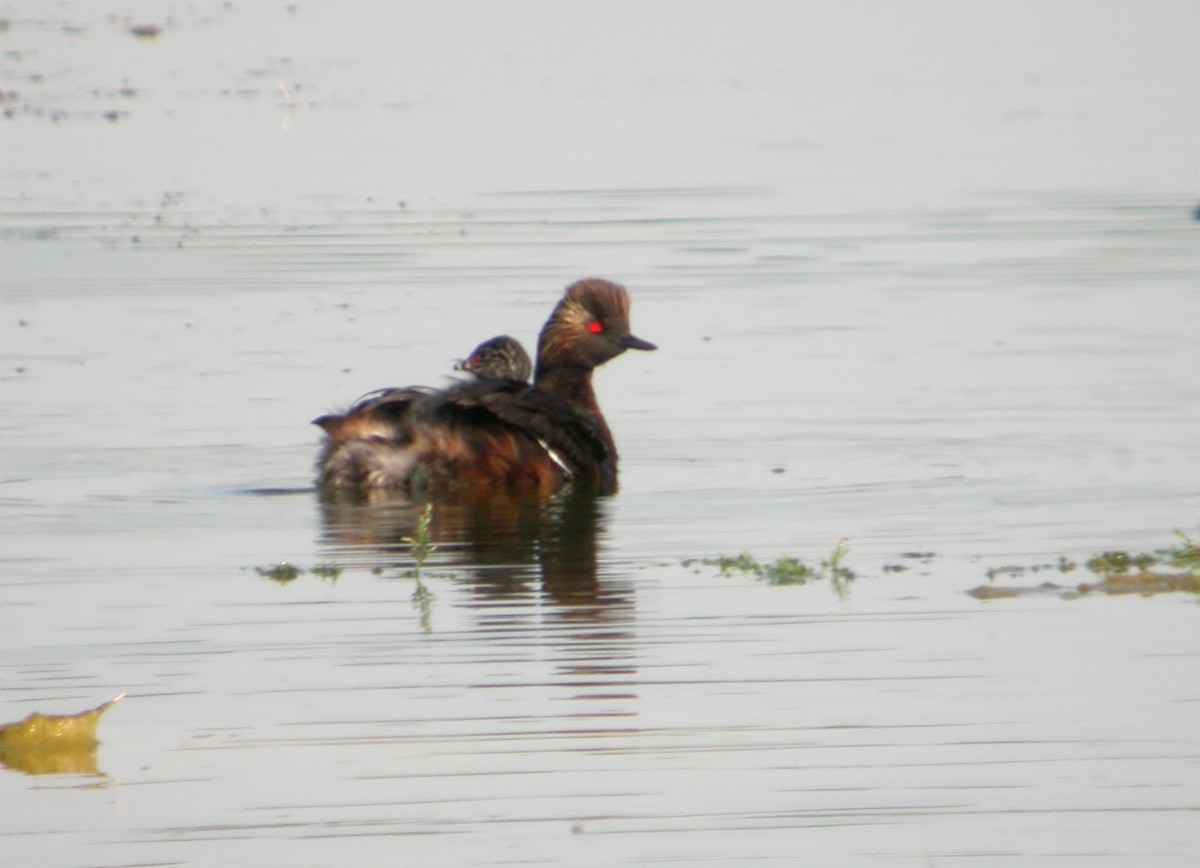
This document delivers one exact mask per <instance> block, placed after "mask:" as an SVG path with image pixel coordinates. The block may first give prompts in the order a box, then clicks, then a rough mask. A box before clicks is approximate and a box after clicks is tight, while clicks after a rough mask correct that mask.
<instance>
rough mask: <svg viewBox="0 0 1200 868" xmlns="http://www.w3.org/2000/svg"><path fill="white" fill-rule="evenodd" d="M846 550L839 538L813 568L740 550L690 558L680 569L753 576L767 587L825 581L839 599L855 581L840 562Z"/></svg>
mask: <svg viewBox="0 0 1200 868" xmlns="http://www.w3.org/2000/svg"><path fill="white" fill-rule="evenodd" d="M849 551H850V546H849V541H848V540H846V539H840V540H838V542H837V545H836V546H834V549H833V551H832V552H831V553H830V555H829V557H828V558H826V559H824V560H822V561H821V562H820V564H819V566H816V567H812V566H809V565H808V564H806V563H804V562H803V561H801V560H799V559H798V558H794V557H790V556H784V557H781V558H776V559H775V560H774V561H771V562H764V561H759V560H757V559H756V558H755V557H754V556H753V555H751V554H750V552H749V551H743V552H742V553H741V554H739V555H734V556H732V557H731V556H729V555H718V556H717V557H715V558H692V559H688V560H685V561H683V566H685V567H691V566H694V565H696V564H700V565H702V566H706V567H716V568H717V570H718V572H720V574H721V575H723V576H728V575H731V574H733V573H742V574H743V575H750V576H754V577H755V578H756V579H759V580H761V581H764V582H766V583H767V584H770V585H806V584H808V583H809V582H815V581H821V580H822V579H825V578H828V579H829V580H830V583H831V584H832V585H833V588H834V590H835V591H836V592H837V593H838V595H839V596H842V595H843V594H844V593H845V592H846V590H847V586H848V585H849V583H850V582H852V581H854V578H855V575H854V572H853V571H851V570H850V569H848V568H847V567H846V566H844V565H843V563H842V560H843V559H844V558H845V556H846V554H847V553H848V552H849Z"/></svg>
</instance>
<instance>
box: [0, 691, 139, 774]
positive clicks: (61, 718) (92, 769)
mask: <svg viewBox="0 0 1200 868" xmlns="http://www.w3.org/2000/svg"><path fill="white" fill-rule="evenodd" d="M124 698H125V694H124V693H122V694H121V695H120V696H118V697H117V698H116V699H112V700H109V701H108V702H106V703H104V704H103V705H101V706H98V707H96V708H93V709H91V710H90V711H84V712H80V713H79V714H64V715H50V714H39V713H37V712H34V713H33V714H31V715H29V716H28V717H26V718H25V719H24V720H19V721H17V722H16V723H10V724H7V725H5V726H0V764H2V765H4V766H5V767H6V768H10V769H13V770H14V771H19V772H24V773H25V774H29V775H64V774H76V775H79V774H96V773H97V771H98V769H97V766H96V746H97V740H96V727H97V725H98V724H99V723H100V716H101V715H102V714H104V712H106V711H108V710H109V709H110V708H112V707H113V706H114V705H116V704H117V703H118V702H120V701H121V700H122V699H124Z"/></svg>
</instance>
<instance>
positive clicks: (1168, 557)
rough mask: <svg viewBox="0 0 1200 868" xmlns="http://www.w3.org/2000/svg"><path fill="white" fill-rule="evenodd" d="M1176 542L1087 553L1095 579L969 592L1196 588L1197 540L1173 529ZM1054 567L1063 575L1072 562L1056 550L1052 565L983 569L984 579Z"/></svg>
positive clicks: (1074, 593)
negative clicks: (1141, 549)
mask: <svg viewBox="0 0 1200 868" xmlns="http://www.w3.org/2000/svg"><path fill="white" fill-rule="evenodd" d="M1175 535H1176V536H1177V537H1178V538H1179V540H1180V543H1179V544H1177V545H1175V546H1172V547H1168V548H1165V549H1160V550H1158V551H1155V552H1139V553H1137V554H1130V553H1129V552H1127V551H1123V550H1117V549H1113V550H1110V551H1105V552H1101V553H1099V554H1096V555H1093V556H1092V557H1090V558H1088V559H1087V561H1086V562H1085V564H1084V566H1086V567H1087V569H1088V570H1089V571H1091V572H1092V573H1094V574H1095V575H1096V576H1098V577H1099V581H1095V582H1080V583H1078V584H1076V585H1060V584H1056V583H1054V582H1043V583H1042V584H1040V585H1034V586H1025V587H1021V586H1003V585H981V586H979V587H977V588H972V589H971V590H970V591H968V592H967V593H968V594H970V595H971V596H973V597H975V598H977V599H981V600H994V599H1000V598H1006V597H1027V596H1036V595H1047V594H1049V595H1053V596H1058V597H1062V598H1063V599H1075V598H1077V597H1082V596H1087V595H1089V594H1109V595H1114V596H1115V595H1120V594H1141V595H1142V596H1151V595H1153V594H1165V593H1177V592H1182V593H1189V594H1200V546H1197V544H1196V543H1195V542H1194V541H1193V540H1192V538H1191V537H1189V536H1188V535H1187V534H1185V533H1184V532H1183V531H1180V530H1177V531H1175ZM1052 566H1053V567H1054V568H1057V569H1058V571H1059V572H1060V573H1063V574H1064V575H1065V574H1066V573H1069V572H1071V571H1072V570H1074V569H1075V566H1076V565H1075V563H1074V562H1073V561H1070V560H1068V559H1067V558H1066V557H1065V556H1059V559H1058V563H1057V564H1056V565H1049V564H1038V565H1034V566H1030V567H993V568H991V569H989V570H988V571H987V577H988V581H989V582H990V581H993V580H994V579H995V578H996V577H998V576H1001V575H1021V574H1022V573H1024V572H1025V571H1026V570H1028V571H1029V572H1034V573H1036V572H1037V571H1038V570H1041V569H1050V568H1052Z"/></svg>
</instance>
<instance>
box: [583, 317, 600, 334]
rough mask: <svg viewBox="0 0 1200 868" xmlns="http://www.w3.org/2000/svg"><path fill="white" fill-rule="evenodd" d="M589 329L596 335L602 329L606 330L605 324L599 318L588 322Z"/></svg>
mask: <svg viewBox="0 0 1200 868" xmlns="http://www.w3.org/2000/svg"><path fill="white" fill-rule="evenodd" d="M587 330H588V331H590V332H591V333H592V334H594V335H598V334H600V333H601V332H602V331H604V325H603V323H601V322H599V321H597V320H592V321H591V322H590V323H588V324H587Z"/></svg>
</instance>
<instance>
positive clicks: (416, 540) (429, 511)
mask: <svg viewBox="0 0 1200 868" xmlns="http://www.w3.org/2000/svg"><path fill="white" fill-rule="evenodd" d="M432 523H433V504H432V503H427V504H425V508H424V509H423V510H421V517H420V518H419V519H417V529H416V530H415V531H414V532H413V535H412V536H406V537H402V538H401V540H400V541H401V542H403V543H407V544H408V551H409V554H411V555H412V558H413V569H412V575H413V576H414V577H420V575H421V568H422V567H424V566H425V561H427V560H429V556H430V555H431V554H433V553H434V552H436V551H437V546H436V545H434V543H433V534H432V533H431V532H430V530H429V526H430V525H431V524H432Z"/></svg>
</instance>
